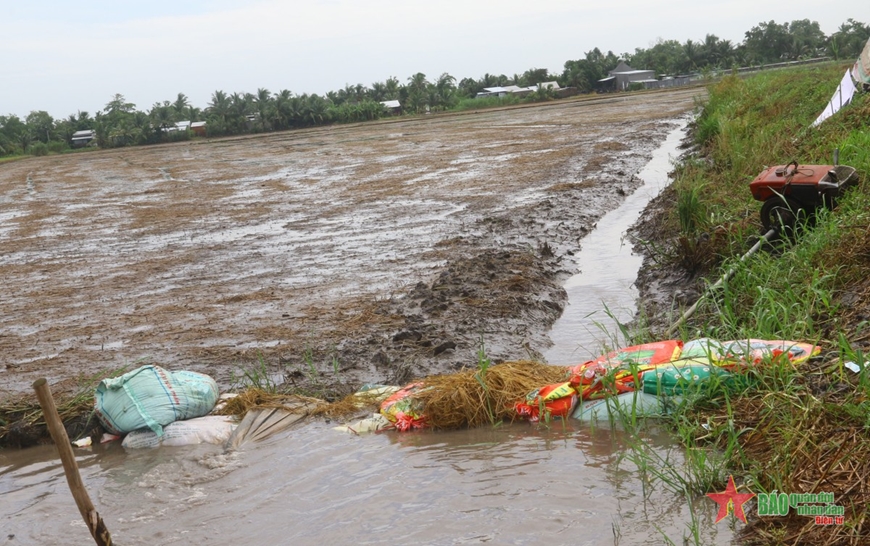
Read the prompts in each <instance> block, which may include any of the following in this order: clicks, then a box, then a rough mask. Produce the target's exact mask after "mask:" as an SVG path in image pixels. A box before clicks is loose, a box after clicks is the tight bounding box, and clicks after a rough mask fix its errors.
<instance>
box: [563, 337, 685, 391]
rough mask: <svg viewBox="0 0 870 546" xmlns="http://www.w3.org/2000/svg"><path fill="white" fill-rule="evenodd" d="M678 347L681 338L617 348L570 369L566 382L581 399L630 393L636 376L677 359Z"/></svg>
mask: <svg viewBox="0 0 870 546" xmlns="http://www.w3.org/2000/svg"><path fill="white" fill-rule="evenodd" d="M682 347H683V342H682V341H679V340H668V341H657V342H654V343H645V344H643V345H635V346H632V347H626V348H624V349H619V350H618V351H613V352H611V353H608V354H606V355H603V356H600V357H598V358H596V359H595V360H590V361H589V362H584V363H583V364H580V365H579V366H574V367H573V368H571V369H570V370H569V374H570V376H571V379H570V382H571V385H572V386H573V387H574V388H575V389H576V390H577V392H578V393H579V394H580V398H581V399H582V400H590V399H596V398H603V397H605V396H607V395H608V394H611V395H618V394H622V393H626V392H632V391H634V390H635V389H636V388H638V387H639V386H640V385H635V377H636V376H637V378H638V379H639V378H640V377H642V376H643V373H644V372H645V371H646V370H650V369H653V368H655V367H656V366H658V365H660V364H663V363H666V362H671V361H672V360H674V359H676V358H679V356H680V353H681V350H682Z"/></svg>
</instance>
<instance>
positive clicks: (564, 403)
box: [514, 381, 577, 423]
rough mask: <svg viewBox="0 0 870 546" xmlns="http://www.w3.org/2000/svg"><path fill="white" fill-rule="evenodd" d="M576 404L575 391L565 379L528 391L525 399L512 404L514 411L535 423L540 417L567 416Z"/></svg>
mask: <svg viewBox="0 0 870 546" xmlns="http://www.w3.org/2000/svg"><path fill="white" fill-rule="evenodd" d="M576 404H577V391H576V390H574V388H573V387H572V386H571V383H570V382H567V381H566V382H564V383H556V384H553V385H547V386H545V387H541V388H540V389H537V390H534V391H532V392H530V393H529V394H528V395H526V399H525V401H523V402H517V403H516V404H514V411H516V412H517V415H518V416H520V417H527V418H528V419H529V421H531V422H533V423H536V422H538V421H539V420H540V419H542V418H543V419H549V418H550V417H567V416H568V415H570V414H571V410H573V409H574V406H575V405H576ZM542 413H543V415H542Z"/></svg>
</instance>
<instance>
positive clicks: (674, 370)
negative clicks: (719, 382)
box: [643, 359, 731, 396]
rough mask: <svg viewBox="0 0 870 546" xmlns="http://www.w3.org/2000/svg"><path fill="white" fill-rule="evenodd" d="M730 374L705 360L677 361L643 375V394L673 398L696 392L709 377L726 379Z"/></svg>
mask: <svg viewBox="0 0 870 546" xmlns="http://www.w3.org/2000/svg"><path fill="white" fill-rule="evenodd" d="M730 375H731V374H730V373H729V372H728V371H726V370H724V369H722V368H720V367H718V366H714V365H712V364H710V363H709V362H708V361H707V360H706V359H703V360H702V359H698V360H678V361H676V362H673V363H671V364H662V365H661V366H658V367H656V368H655V369H653V370H650V371H648V372H646V373H645V374H643V392H645V393H647V394H655V395H659V396H661V395H667V396H675V395H682V394H686V393H687V392H697V391H698V389H699V388H700V385H701V384H703V383H705V382H707V381H709V380H710V378H711V377H713V376H718V377H723V378H727V377H728V376H730Z"/></svg>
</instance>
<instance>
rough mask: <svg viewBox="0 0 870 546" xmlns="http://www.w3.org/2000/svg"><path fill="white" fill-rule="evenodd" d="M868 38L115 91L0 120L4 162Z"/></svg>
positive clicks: (838, 48) (683, 68)
mask: <svg viewBox="0 0 870 546" xmlns="http://www.w3.org/2000/svg"><path fill="white" fill-rule="evenodd" d="M868 39H870V26H868V25H867V24H865V23H860V22H857V21H855V20H854V19H851V18H849V19H848V20H847V21H846V22H845V23H843V24H841V25H840V27H839V28H838V30H837V31H836V32H834V33H833V34H831V35H830V36H827V35H825V33H824V32H822V30H821V29H820V27H819V23H818V22H816V21H810V20H809V19H801V20H796V21H792V22H790V23H782V24H778V23H776V22H775V21H769V22H761V23H759V24H758V25H756V26H754V27H752V29H750V30H749V31H747V32H746V33H745V39H744V40H743V42H742V43H740V44H737V45H735V44H733V43H732V42H731V41H730V40H722V39H720V38H718V37H717V36H716V35H714V34H707V35H706V36H705V38H704V40H703V41H697V42H696V41H694V40H686V42H684V43H680V42H679V41H677V40H662V39H659V40H658V41H657V42H656V43H655V44H654V45H652V46H651V47H649V48H636V49H635V51H634V53H623V54H622V55H620V56H617V55H616V54H614V53H613V52H612V51H608V52H607V53H606V54H605V53H603V52H602V51H601V50H600V49H599V48H597V47H596V48H594V49H593V50H591V51H588V52H586V53H585V56H584V58H582V59H577V60H568V61H566V62H565V64H564V68H563V71H562V72H561V74H554V73H550V72H549V71H548V70H547V69H539V68H531V69H529V70H526V71H525V72H524V73H522V74H514V75H512V76H506V75H504V74H501V75H494V74H488V73H487V74H484V75H483V76H482V77H480V78H479V79H475V78H463V79H462V80H460V81H459V82H457V81H456V78H455V77H453V76H451V75H450V74H448V73H444V74H441V75H440V76H439V77H438V78H437V79H435V80H434V81H430V80H429V79H428V78H427V76H426V75H425V74H423V73H421V72H418V73H416V74H414V75H412V76H411V77H409V78H408V80H407V82H406V83H402V82H400V81H399V80H398V79H397V78H395V77H391V78H388V79H387V80H386V81H383V82H374V83H372V84H371V85H370V86H365V85H363V84H357V85H346V86H345V87H344V88H343V89H339V90H337V91H329V92H327V93H325V94H324V95H322V96H321V95H318V94H308V93H303V94H302V95H297V94H294V93H292V92H291V91H289V90H286V89H283V90H281V91H278V92H275V93H272V92H270V91H269V90H268V89H265V88H260V89H258V90H257V92H256V93H238V92H236V93H226V92H224V91H220V90H218V91H215V92H214V93H213V94H212V96H211V100H210V101H209V103H208V105H207V106H206V107H205V108H197V107H195V106H193V105H191V104H190V101H189V99H188V98H187V96H186V95H184V93H178V95H177V97H176V98H175V100H174V101H168V100H166V101H163V102H158V103H155V104H154V105H153V106H152V107H151V108H150V110H148V111H147V112H146V111H141V110H137V109H136V105H135V104H132V103H130V102H127V101H126V99H125V98H124V96H123V95H121V94H116V95H115V96H114V97H113V98H112V99H111V100H110V101H109V102H108V103H107V104H106V106H105V108H104V109H103V110H101V111H99V112H96V113H95V114H94V115H93V116H91V115H90V114H89V113H88V112H84V111H78V112H77V113H75V114H70V115H69V116H68V117H66V118H60V119H54V118H53V117H52V116H51V115H50V114H49V113H48V112H46V111H44V110H38V111H32V112H30V114H28V115H27V116H26V117H25V119H23V120H22V119H21V118H19V117H18V116H16V115H8V116H0V156H10V155H25V154H32V155H45V154H47V153H58V152H63V151H66V150H67V149H69V147H70V145H71V139H72V135H73V134H74V133H75V132H77V131H82V130H93V131H94V132H95V135H96V138H95V140H96V143H97V145H98V146H100V147H117V146H128V145H138V144H153V143H159V142H167V141H172V140H182V139H188V138H190V136H191V134H190V132H189V131H178V130H176V123H177V122H179V121H205V122H207V125H206V127H207V134H208V135H209V136H224V135H237V134H245V133H255V132H267V131H281V130H286V129H293V128H301V127H311V126H315V125H322V124H327V123H347V122H359V121H367V120H374V119H378V118H380V117H382V116H384V115H385V114H386V113H387V112H386V110H385V108H384V107H383V105H382V104H381V102H382V101H389V100H398V101H399V102H400V104H401V106H402V110H403V111H404V112H405V113H412V114H418V113H422V112H429V111H443V110H450V109H457V108H463V107H466V108H467V107H477V106H480V105H481V104H480V101H486V99H475V97H476V96H477V94H478V93H479V92H481V91H482V90H483V89H484V88H487V87H496V86H505V85H517V86H521V87H530V86H536V85H537V84H540V83H543V82H549V81H557V82H558V83H559V85H560V86H561V87H572V88H575V89H576V90H577V91H578V92H581V93H590V92H593V91H594V90H595V88H596V83H597V82H598V81H599V80H600V79H602V78H605V77H606V76H607V75H608V72H609V71H611V70H613V69H614V68H615V67H616V66H617V64H618V63H619V61H620V60H623V61H625V62H626V63H628V64H629V65H633V67H634V68H636V69H645V70H655V72H656V73H657V74H658V75H660V76H661V75H680V74H690V73H698V72H704V71H712V70H727V69H731V68H734V67H740V66H757V65H764V64H771V63H778V62H784V61H793V60H800V59H807V58H815V57H821V56H829V57H832V58H834V59H836V60H840V59H854V58H856V57H857V56H858V55H859V54H860V53H861V51H862V49H863V47H864V44H865V43H866V42H867V41H868ZM551 97H552V93H551V92H549V91H548V90H546V89H539V91H537V92H535V93H533V94H532V95H531V96H528V97H525V98H523V99H519V98H517V97H509V98H508V99H507V100H512V101H516V102H518V101H520V100H526V101H536V100H545V99H548V98H551ZM490 102H492V101H490ZM496 102H497V101H496Z"/></svg>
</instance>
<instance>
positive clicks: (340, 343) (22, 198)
mask: <svg viewBox="0 0 870 546" xmlns="http://www.w3.org/2000/svg"><path fill="white" fill-rule="evenodd" d="M701 92H702V91H701V90H698V89H689V90H679V91H673V92H668V93H657V94H645V95H639V96H638V95H635V96H614V97H604V98H595V99H592V100H588V99H587V100H579V101H561V102H558V103H554V104H547V105H540V106H533V107H525V108H514V109H507V110H499V111H486V112H471V113H466V114H460V115H441V116H427V117H424V118H420V119H414V120H404V119H397V120H386V121H383V122H378V123H369V124H363V125H358V126H335V127H328V128H320V129H314V130H304V131H293V132H286V133H281V134H274V135H268V136H260V137H249V138H238V139H222V140H212V141H195V142H190V143H179V144H175V145H166V146H159V147H148V148H131V149H120V150H110V151H101V152H94V153H84V154H75V155H67V156H62V157H61V156H56V157H47V158H34V159H29V160H25V161H19V162H15V163H11V164H6V165H3V166H2V167H0V277H2V278H3V288H2V299H3V313H2V315H0V351H2V353H3V355H4V362H3V366H0V396H4V395H8V394H15V393H20V392H26V391H28V390H29V385H30V383H31V382H32V381H33V380H34V379H36V378H37V377H41V376H45V377H47V378H48V379H49V381H50V382H51V383H53V384H56V385H57V383H58V382H60V381H61V380H64V379H71V378H76V377H78V376H81V375H91V374H100V373H106V372H107V371H109V370H113V369H117V368H118V367H120V366H124V365H127V366H134V365H138V364H140V363H144V362H151V363H156V364H160V365H163V366H165V367H168V368H172V369H178V368H187V369H193V370H197V371H202V372H206V373H209V374H211V375H213V376H214V377H216V378H217V379H218V381H219V382H220V383H221V384H222V385H224V386H229V385H230V384H231V383H233V380H234V377H238V376H239V375H240V374H242V373H243V372H244V371H245V370H250V369H253V368H256V369H259V370H266V371H267V373H268V377H269V378H270V379H271V380H274V381H287V382H292V383H293V384H298V385H300V386H302V385H306V386H309V387H312V386H313V387H322V388H324V389H325V390H330V389H331V390H333V391H335V390H339V391H340V390H342V388H346V389H351V388H354V387H356V386H358V385H359V384H361V383H363V382H386V383H398V382H401V381H404V380H406V379H408V378H410V377H413V376H422V375H427V374H430V373H435V372H444V371H450V370H453V369H457V368H459V367H462V366H467V365H473V364H474V363H476V361H477V352H478V349H479V347H480V342H481V340H482V341H483V343H484V346H485V349H486V352H487V354H488V355H489V356H490V357H491V358H492V359H493V360H494V361H496V362H497V361H500V360H507V359H516V358H528V357H529V356H532V357H535V356H538V355H540V354H541V352H542V351H544V350H545V349H547V348H548V347H549V346H550V345H551V341H550V339H549V337H548V335H547V332H548V329H549V327H550V326H551V325H552V323H553V322H554V321H555V320H556V318H557V317H558V316H559V315H560V313H561V311H562V309H563V306H564V304H565V297H566V294H565V291H564V289H563V288H562V283H563V282H564V280H565V279H567V278H568V277H569V276H570V275H572V274H574V273H576V272H577V271H578V270H579V269H580V268H584V267H595V264H578V263H576V261H575V259H574V255H575V254H576V252H577V251H578V249H579V246H580V240H581V239H582V238H583V236H584V235H586V234H587V233H588V232H590V231H591V230H592V229H593V228H594V227H595V224H596V222H597V220H598V219H599V218H600V217H601V216H602V215H603V214H604V213H605V212H606V211H608V210H610V209H613V208H615V207H616V206H617V205H618V204H619V203H620V202H622V201H623V200H624V199H625V196H626V195H627V194H630V193H631V192H632V191H633V190H634V189H635V188H636V187H637V186H638V184H639V180H638V178H637V177H636V176H635V175H636V173H637V172H638V171H639V169H640V168H641V167H643V165H644V164H645V163H646V162H647V161H648V159H649V157H650V154H651V153H652V151H653V150H654V149H655V148H656V147H657V146H658V145H659V143H660V142H661V141H662V140H664V138H665V137H666V135H667V134H668V132H669V131H671V130H672V129H673V128H674V127H676V126H677V124H678V123H679V118H680V117H681V116H684V115H685V114H686V113H687V112H688V111H690V110H691V109H692V107H693V104H694V103H693V100H694V97H695V96H696V95H698V94H699V93H701Z"/></svg>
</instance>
